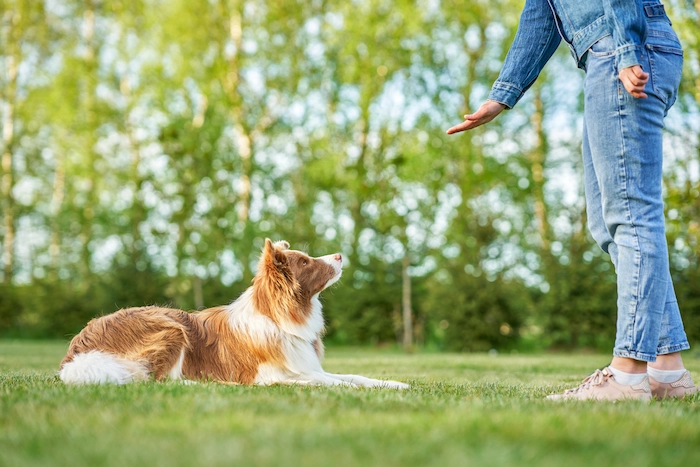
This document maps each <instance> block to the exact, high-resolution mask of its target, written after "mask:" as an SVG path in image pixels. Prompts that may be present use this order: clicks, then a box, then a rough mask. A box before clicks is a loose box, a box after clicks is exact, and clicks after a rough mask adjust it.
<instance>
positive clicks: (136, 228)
mask: <svg viewBox="0 0 700 467" xmlns="http://www.w3.org/2000/svg"><path fill="white" fill-rule="evenodd" d="M670 3H671V8H670V10H671V13H672V15H673V19H674V24H675V25H676V27H677V28H678V30H679V33H680V36H681V38H682V40H683V41H684V43H686V44H688V45H689V47H687V52H686V61H687V62H688V63H689V64H690V65H689V66H687V67H686V69H685V75H684V81H683V84H682V89H681V96H680V97H679V101H678V105H677V106H676V108H674V110H673V111H672V113H671V115H670V116H669V118H670V119H671V120H669V122H670V123H669V125H668V127H669V129H670V131H669V134H668V136H669V138H671V145H670V146H671V147H672V148H673V151H671V156H670V157H669V158H667V159H668V164H667V169H666V170H667V173H666V175H667V176H666V192H667V193H668V200H667V201H668V203H667V209H668V217H669V228H668V239H669V244H670V245H671V252H672V264H673V272H674V275H675V277H676V278H677V284H676V286H677V293H678V298H679V303H680V305H681V308H682V310H683V312H684V314H685V317H686V323H687V328H688V334H689V337H690V338H691V340H694V341H698V340H700V326H699V325H698V324H697V322H696V321H697V319H694V315H696V314H697V312H698V310H700V303H698V300H697V294H696V292H695V288H694V283H695V282H694V281H695V280H696V279H697V277H696V276H697V268H698V264H697V257H698V253H699V252H700V250H699V248H700V247H699V246H698V245H700V242H698V238H700V229H699V228H698V223H697V218H698V217H699V215H698V213H699V212H700V209H699V206H700V205H699V204H698V199H700V198H699V197H698V192H697V185H698V184H697V181H698V180H697V173H696V169H694V168H693V167H696V164H697V158H698V141H697V134H698V120H697V115H698V102H700V92H698V84H697V83H699V82H700V80H698V70H699V69H700V67H698V66H697V65H698V52H697V47H695V46H694V44H697V42H698V40H699V37H700V36H699V35H698V28H697V27H696V25H697V23H696V21H697V14H698V11H697V6H696V5H695V6H694V5H691V4H690V3H683V2H670ZM522 4H523V2H522V0H499V1H487V0H472V1H467V0H450V1H443V2H427V1H423V0H419V1H415V0H401V1H393V2H390V1H386V0H359V1H352V2H323V1H310V2H309V1H301V0H299V1H297V0H293V1H284V2H281V1H276V2H272V1H263V0H245V1H243V0H212V1H210V2H205V4H204V5H203V4H201V2H191V1H186V0H175V1H166V0H139V1H129V2H124V1H112V2H103V1H88V2H84V1H76V0H56V1H52V2H42V1H22V0H3V1H1V2H0V18H2V20H1V21H2V24H1V28H0V45H1V47H0V104H1V105H0V109H2V110H1V112H2V124H3V131H2V134H3V140H2V151H1V152H2V157H3V162H2V167H0V169H1V170H2V172H0V180H2V182H1V183H0V187H2V191H1V196H2V200H0V201H1V202H0V206H2V208H0V209H2V213H1V214H2V216H1V217H2V225H1V226H0V244H1V245H2V247H3V248H2V259H1V261H2V262H3V265H2V266H3V267H2V272H1V273H0V274H1V278H2V281H3V284H4V285H3V286H2V289H1V290H0V292H2V294H1V295H0V335H3V336H36V337H48V336H53V337H66V336H68V335H71V334H72V333H75V332H76V331H78V330H79V329H80V328H81V327H82V326H83V325H84V324H85V322H87V320H89V319H90V318H92V317H94V316H99V315H100V314H104V313H109V312H112V311H114V310H116V309H118V308H120V307H126V306H135V305H143V304H150V303H157V304H167V305H172V306H178V307H182V308H185V309H198V308H202V307H204V306H215V305H219V304H223V303H227V302H230V301H231V300H233V299H235V298H236V297H237V296H238V295H239V294H240V293H241V292H242V291H243V290H244V289H245V288H246V287H247V286H248V285H249V284H250V281H251V279H252V277H253V274H254V272H255V264H256V259H257V256H258V252H259V250H260V247H261V245H262V242H263V240H264V238H265V237H272V238H275V239H280V238H284V239H287V240H288V241H290V242H291V243H292V246H293V247H295V248H300V249H306V250H307V251H309V253H311V254H314V255H322V254H328V253H331V252H341V253H343V254H344V255H345V257H346V259H347V262H346V263H347V266H346V270H345V276H344V280H343V282H342V283H341V284H340V285H338V286H336V287H334V288H333V289H332V290H331V291H328V292H326V293H325V294H324V300H325V311H326V317H327V321H328V339H329V340H330V341H331V342H338V343H344V344H356V343H376V344H386V343H393V342H394V341H397V340H399V338H400V337H401V336H402V334H403V322H402V321H401V317H402V307H403V306H404V302H403V291H404V289H403V282H402V276H403V274H404V272H406V273H407V274H408V275H409V276H410V278H411V289H412V290H411V293H410V298H411V309H412V312H413V317H414V322H413V329H412V332H413V335H414V337H415V340H416V342H417V343H418V344H419V345H423V346H426V347H428V348H440V349H454V350H488V349H491V348H499V349H509V348H540V349H541V348H548V347H556V348H574V347H594V348H606V349H607V348H609V346H610V344H611V341H612V334H613V332H614V327H613V326H612V323H613V322H614V318H615V316H614V310H615V297H614V295H615V290H614V282H613V271H612V268H611V267H610V265H609V262H608V259H607V258H606V257H605V256H604V255H602V254H600V253H599V252H598V251H597V249H596V247H595V246H593V244H592V241H591V240H590V238H589V237H587V235H586V233H585V221H584V220H582V217H581V214H582V212H583V210H584V207H583V202H582V193H581V189H580V179H581V169H580V166H579V165H580V162H579V149H578V148H579V146H580V133H579V130H578V128H579V120H580V117H581V106H582V99H581V79H582V75H581V72H580V71H579V70H576V69H575V67H574V65H573V64H572V62H571V60H570V57H568V55H567V53H566V51H565V50H564V48H562V50H560V51H559V53H558V54H556V55H555V57H554V58H553V60H552V62H551V63H550V64H549V65H548V67H547V69H546V70H545V73H543V74H542V76H541V77H540V78H539V80H538V82H537V83H535V85H534V86H533V87H532V89H531V90H530V91H529V93H528V95H527V96H526V97H525V98H524V99H523V101H522V102H521V103H520V104H519V105H518V106H517V107H516V108H515V109H513V110H511V111H508V112H506V113H504V114H503V115H502V116H500V117H499V118H498V119H497V120H495V121H494V122H492V123H491V124H489V126H488V127H485V128H479V129H476V130H474V131H473V132H470V133H469V134H464V135H459V136H450V137H448V136H446V135H445V134H444V130H445V129H446V128H448V127H450V126H452V125H453V124H454V123H456V122H458V121H459V120H460V119H461V116H462V115H464V114H465V113H466V112H468V111H472V110H474V109H475V107H476V106H478V105H479V104H480V103H481V102H482V101H483V99H485V97H486V95H487V92H488V89H489V87H490V86H491V83H492V82H493V80H494V79H495V78H496V76H497V74H498V70H499V68H500V64H501V63H502V60H503V58H504V56H505V53H506V51H507V49H508V45H509V43H510V41H511V40H512V37H513V35H514V34H515V30H516V27H517V21H518V13H519V11H520V9H521V8H522ZM13 65H16V70H17V73H16V74H14V73H13V72H12V70H13V69H14V68H13ZM673 112H676V113H675V114H674V113H673ZM564 128H566V131H565V130H564ZM574 129H576V131H574ZM10 130H12V131H10ZM13 233H14V236H13ZM404 259H407V260H408V263H407V264H409V266H408V267H405V263H404Z"/></svg>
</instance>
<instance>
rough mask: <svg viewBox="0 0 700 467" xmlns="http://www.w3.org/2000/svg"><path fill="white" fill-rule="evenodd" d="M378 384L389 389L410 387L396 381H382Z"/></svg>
mask: <svg viewBox="0 0 700 467" xmlns="http://www.w3.org/2000/svg"><path fill="white" fill-rule="evenodd" d="M380 386H381V387H383V388H389V389H408V388H410V387H411V386H409V385H408V384H406V383H400V382H398V381H382V384H381V385H380Z"/></svg>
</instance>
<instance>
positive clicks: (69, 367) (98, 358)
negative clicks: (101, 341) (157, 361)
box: [58, 350, 149, 384]
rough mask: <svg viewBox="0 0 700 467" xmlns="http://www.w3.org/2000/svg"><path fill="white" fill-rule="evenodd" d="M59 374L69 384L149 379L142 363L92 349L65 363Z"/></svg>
mask: <svg viewBox="0 0 700 467" xmlns="http://www.w3.org/2000/svg"><path fill="white" fill-rule="evenodd" d="M58 376H59V377H60V378H61V380H62V381H63V382H64V383H67V384H105V383H112V384H126V383H131V382H134V381H144V380H146V379H148V377H149V371H148V368H147V367H146V366H145V365H144V364H142V363H139V362H134V361H131V360H127V359H125V358H121V357H118V356H116V355H114V354H111V353H107V352H100V351H98V350H91V351H90V352H86V353H80V354H76V355H75V356H74V357H73V359H72V360H71V361H69V362H66V363H64V364H63V366H62V367H61V370H60V371H59V372H58Z"/></svg>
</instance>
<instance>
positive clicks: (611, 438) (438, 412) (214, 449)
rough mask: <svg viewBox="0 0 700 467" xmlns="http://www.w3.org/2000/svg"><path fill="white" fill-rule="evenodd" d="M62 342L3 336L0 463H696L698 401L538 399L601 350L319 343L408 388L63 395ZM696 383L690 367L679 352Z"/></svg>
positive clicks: (351, 368) (154, 388)
mask: <svg viewBox="0 0 700 467" xmlns="http://www.w3.org/2000/svg"><path fill="white" fill-rule="evenodd" d="M66 347H67V344H66V343H61V342H9V341H4V342H3V341H0V465H3V466H4V465H7V466H26V465H37V466H46V465H66V466H68V465H70V466H76V465H77V466H80V465H89V466H98V465H120V466H121V465H149V466H178V465H182V466H191V465H206V466H210V465H227V466H228V465H322V466H325V465H330V466H332V467H341V466H346V465H362V466H365V465H382V466H411V465H417V466H418V465H420V466H423V465H438V466H443V465H446V466H447V465H449V466H451V465H456V466H467V465H475V466H482V465H484V466H497V465H518V466H520V465H534V466H562V465H565V466H567V467H574V466H578V465H586V466H590V465H593V466H604V465H621V464H623V463H624V464H625V465H634V466H636V467H637V466H658V467H661V466H664V467H665V466H671V465H679V466H680V465H683V466H690V465H700V397H697V396H696V397H694V398H691V399H687V400H683V401H663V402H652V403H651V404H643V403H637V402H620V403H615V404H613V403H595V402H575V403H553V402H548V401H544V400H543V399H542V398H543V397H544V396H545V395H546V394H549V393H551V392H553V391H556V390H563V389H565V388H567V387H570V386H571V385H572V384H575V383H578V382H579V381H580V379H582V378H583V377H585V376H586V375H587V374H588V373H590V372H591V371H592V370H593V369H595V368H599V367H602V366H604V365H605V364H607V363H608V361H609V357H607V356H605V355H534V356H533V355H499V356H495V357H492V356H488V355H484V354H461V355H458V354H417V355H403V354H401V353H398V352H392V351H377V350H368V349H332V348H331V349H329V350H328V351H327V358H326V362H325V367H326V369H327V370H328V371H334V372H346V373H357V374H363V375H367V376H373V377H380V378H395V379H398V380H401V381H406V382H409V383H410V384H411V385H412V388H411V389H410V390H408V391H404V392H398V391H393V390H375V389H350V388H317V387H288V386H273V387H241V386H223V385H216V384H199V385H191V386H188V385H183V384H180V383H175V382H168V383H154V382H149V383H141V384H134V385H128V386H123V387H118V386H82V387H69V386H66V385H64V384H62V383H61V382H60V381H59V380H58V379H57V377H56V369H57V365H58V363H59V362H60V360H61V358H62V356H63V353H64V352H65V349H66ZM686 366H687V367H688V368H689V369H691V370H694V372H695V374H696V375H700V360H698V359H697V358H693V357H691V356H688V357H686Z"/></svg>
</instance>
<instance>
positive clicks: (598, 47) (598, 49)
mask: <svg viewBox="0 0 700 467" xmlns="http://www.w3.org/2000/svg"><path fill="white" fill-rule="evenodd" d="M588 53H589V54H590V55H591V56H593V57H596V58H606V57H611V56H613V55H615V41H614V40H613V38H612V36H611V35H610V34H608V35H607V36H603V37H601V38H600V39H598V40H597V41H595V42H594V43H593V45H592V46H591V47H590V48H589V49H588Z"/></svg>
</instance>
